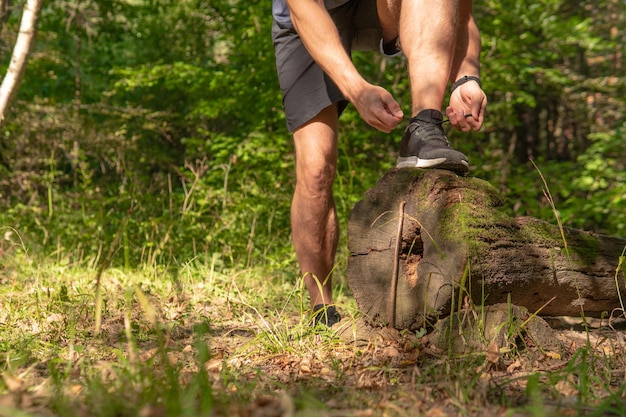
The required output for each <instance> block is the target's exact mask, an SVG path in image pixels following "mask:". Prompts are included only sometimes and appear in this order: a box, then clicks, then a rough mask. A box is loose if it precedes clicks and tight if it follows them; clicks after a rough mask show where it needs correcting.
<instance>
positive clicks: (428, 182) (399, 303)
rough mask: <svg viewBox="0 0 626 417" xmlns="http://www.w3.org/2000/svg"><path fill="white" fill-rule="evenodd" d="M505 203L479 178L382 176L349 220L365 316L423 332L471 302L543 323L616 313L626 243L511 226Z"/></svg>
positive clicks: (533, 222) (545, 227)
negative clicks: (523, 312) (512, 309)
mask: <svg viewBox="0 0 626 417" xmlns="http://www.w3.org/2000/svg"><path fill="white" fill-rule="evenodd" d="M501 205H502V198H501V196H500V195H499V193H498V192H497V191H496V190H495V188H494V187H492V186H491V185H490V184H489V183H487V182H485V181H482V180H480V179H477V178H464V177H459V176H457V175H456V174H454V173H452V172H449V171H443V170H417V169H416V170H407V169H403V170H392V171H389V172H388V173H387V174H385V175H384V176H383V178H381V179H380V180H379V181H378V183H377V184H376V185H375V186H374V187H373V188H371V189H370V190H368V191H367V192H366V193H365V195H364V197H363V199H362V200H361V201H360V202H358V203H357V204H356V205H355V207H354V209H353V210H352V212H351V215H350V219H349V221H348V247H349V250H350V253H351V256H350V259H349V261H348V268H347V275H348V283H349V286H350V288H351V290H352V292H353V294H354V297H355V299H356V301H357V304H358V306H359V309H360V310H361V312H362V313H364V314H365V315H366V316H367V317H368V318H369V320H371V321H372V322H377V323H384V324H388V323H389V322H391V323H392V324H393V326H394V327H396V328H419V327H423V326H425V325H426V326H428V325H429V324H432V323H433V322H434V320H435V319H437V318H438V317H439V316H441V315H446V314H449V313H450V311H452V310H453V309H457V308H459V307H463V306H465V307H466V306H467V305H468V304H471V303H474V304H475V305H483V304H484V305H492V304H498V303H512V304H515V305H518V306H523V307H525V308H527V309H528V310H529V311H530V312H531V313H535V312H536V313H538V314H539V315H543V316H579V315H581V314H582V313H584V315H586V316H600V315H602V314H603V313H605V312H606V313H611V311H613V310H614V309H616V308H619V307H620V294H619V290H621V291H622V292H624V272H623V269H620V268H618V263H619V261H620V259H623V258H620V257H622V256H623V251H624V248H625V247H626V239H623V238H618V237H611V236H605V235H600V234H596V233H593V232H586V231H580V230H574V229H568V228H564V229H563V233H561V230H560V228H559V227H558V225H557V224H556V221H555V224H551V223H548V222H545V221H541V220H538V219H534V218H529V217H524V218H512V217H509V216H507V215H506V214H505V213H504V212H502V211H500V210H499V206H501ZM401 213H402V217H403V221H402V222H400V216H401ZM399 225H401V227H402V229H401V232H400V235H401V237H400V240H398V238H397V236H398V227H399ZM563 236H564V238H563ZM398 243H399V245H398ZM396 246H397V248H396ZM396 255H397V256H396ZM396 262H397V264H396ZM394 268H395V269H396V270H397V282H396V283H395V287H394V286H393V285H392V282H393V275H394ZM618 285H619V287H618Z"/></svg>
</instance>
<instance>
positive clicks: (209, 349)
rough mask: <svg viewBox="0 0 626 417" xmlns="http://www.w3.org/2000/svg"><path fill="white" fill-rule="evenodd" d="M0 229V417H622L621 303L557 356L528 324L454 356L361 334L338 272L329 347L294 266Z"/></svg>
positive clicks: (625, 345) (396, 335)
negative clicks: (43, 243)
mask: <svg viewBox="0 0 626 417" xmlns="http://www.w3.org/2000/svg"><path fill="white" fill-rule="evenodd" d="M542 181H543V183H544V186H545V189H546V198H547V199H548V200H550V204H551V205H552V206H553V210H554V212H555V215H557V222H559V227H560V230H561V234H562V236H563V239H564V240H565V236H564V234H563V232H562V227H561V223H560V220H559V219H558V213H557V212H556V208H554V205H553V203H552V200H551V196H550V194H549V190H548V185H547V183H546V181H545V179H544V178H543V177H542ZM119 230H122V227H120V229H119ZM0 231H1V232H2V234H3V240H0V375H1V378H0V417H9V416H11V417H13V416H15V417H22V416H24V417H35V416H58V417H84V416H90V417H105V416H106V417H108V416H111V417H113V416H115V417H120V416H141V417H161V416H251V415H265V416H285V417H289V416H300V417H302V416H309V415H310V416H329V417H333V416H354V417H357V416H359V417H365V416H422V415H423V416H452V415H460V416H479V415H480V416H482V415H490V416H515V417H518V416H557V415H563V414H564V415H575V416H582V415H585V416H587V415H591V416H604V415H608V416H611V415H625V414H626V341H625V340H624V336H625V334H624V331H623V330H622V329H621V328H620V327H619V326H618V321H617V320H616V319H615V317H616V316H617V315H618V313H620V311H621V314H622V315H623V303H622V305H621V310H620V311H616V312H613V315H612V316H611V317H609V318H608V319H606V320H604V321H603V322H602V323H601V324H602V326H596V328H591V327H589V326H590V322H589V320H587V323H586V324H587V327H585V328H584V329H582V330H580V331H577V330H575V329H573V328H572V329H569V328H565V329H562V330H560V331H559V332H557V333H556V334H557V337H558V338H559V340H560V341H561V343H562V346H563V348H562V349H561V350H560V351H558V352H556V351H545V350H543V349H541V347H540V346H537V345H536V344H535V343H533V340H532V338H528V339H526V338H525V337H524V335H525V327H526V325H527V324H528V321H529V320H531V318H533V317H534V316H535V314H537V313H538V312H531V315H530V318H528V319H527V320H526V321H523V320H522V321H520V320H515V318H514V317H509V321H508V322H506V323H501V324H500V326H502V328H501V329H500V328H499V329H498V332H499V330H503V332H504V334H505V339H506V344H505V346H504V347H502V348H498V347H497V346H496V347H494V346H492V345H490V344H489V341H488V340H486V339H485V340H481V341H482V342H483V343H484V347H482V348H480V347H479V348H475V349H474V350H473V351H470V352H459V351H455V350H454V349H451V348H450V346H452V345H453V342H454V340H453V339H452V338H453V337H457V336H456V335H455V333H454V332H449V334H448V335H447V336H446V337H448V338H449V339H448V340H447V342H446V343H444V345H443V347H441V346H438V345H437V344H436V343H435V342H434V336H433V334H432V333H427V332H426V331H425V330H424V329H421V330H419V331H418V332H412V331H408V330H404V331H401V332H398V331H395V330H389V329H384V328H383V329H370V331H369V332H368V333H367V334H365V335H363V334H362V333H361V332H362V328H361V327H360V323H361V318H360V314H359V312H358V308H357V306H356V303H355V301H354V299H353V298H352V297H351V295H350V293H349V290H348V289H347V288H346V287H345V286H344V285H345V284H344V283H345V281H346V280H345V277H343V276H342V270H343V269H344V268H341V267H338V268H337V269H336V273H335V283H336V288H335V290H334V293H335V294H336V303H337V304H338V307H339V310H340V311H341V313H342V315H343V316H344V318H345V319H344V321H342V323H341V325H342V326H343V327H345V328H346V331H345V332H343V333H342V335H338V334H336V333H335V331H334V330H328V329H320V328H317V329H313V328H312V327H311V326H310V320H311V317H310V313H309V310H308V297H307V295H306V291H305V289H304V286H303V283H302V278H301V277H298V276H296V275H295V274H294V273H290V272H288V271H295V270H296V267H295V265H294V262H293V260H282V261H281V263H280V265H278V264H274V263H272V260H271V259H268V260H267V261H266V262H265V263H256V264H254V265H253V266H251V263H250V262H245V263H244V265H243V266H241V267H239V268H232V267H230V268H229V267H226V266H225V265H232V264H233V263H231V262H222V259H221V258H220V256H221V255H220V254H213V255H212V256H211V257H209V258H208V259H202V258H200V257H198V258H194V259H191V260H189V261H187V262H182V263H181V262H180V261H176V262H174V261H173V262H172V263H171V264H159V263H157V262H156V261H154V260H153V261H151V262H148V264H147V265H148V266H143V267H141V268H134V269H132V268H128V267H125V268H118V267H115V266H112V265H111V264H109V260H110V258H111V255H110V254H109V255H107V256H105V260H104V262H103V260H100V261H99V262H96V261H95V260H80V261H70V259H81V257H80V256H73V254H69V253H68V254H64V253H62V252H59V251H57V252H56V253H55V254H54V255H53V256H50V257H43V256H40V255H31V254H30V251H29V247H28V246H27V244H26V243H24V242H23V241H22V240H21V237H20V235H19V233H18V231H16V230H13V229H10V228H3V229H0ZM250 233H251V235H250V240H252V238H253V232H250ZM118 234H119V231H118ZM119 239H123V237H120V238H119ZM119 239H118V238H116V239H114V242H113V244H111V245H110V248H109V252H111V253H113V252H112V251H113V250H117V249H116V248H117V247H118V246H119V244H118V243H119V242H118V240H119ZM344 246H345V245H344ZM342 250H344V251H345V250H346V249H345V248H344V249H342ZM224 256H227V255H224ZM338 258H339V259H345V258H347V254H346V253H342V254H340V256H339V257H338ZM154 259H156V258H154ZM623 260H624V256H623V254H622V257H620V260H619V265H618V267H617V269H616V271H615V282H616V286H617V287H618V288H620V287H621V285H623V283H622V282H620V278H621V277H622V276H623V271H624V269H623V268H624V262H623ZM124 263H125V264H126V265H127V266H128V262H127V261H125V262H124ZM102 265H104V266H102ZM469 274H471V268H470V267H469V264H468V269H467V270H466V275H467V276H465V277H464V281H463V282H461V283H460V287H463V286H464V285H465V284H464V283H466V282H470V281H471V280H470V279H469ZM461 290H464V291H467V290H468V289H466V288H461ZM483 291H484V289H483ZM460 292H461V294H460V295H459V296H458V298H457V299H456V300H455V302H454V304H455V305H456V310H457V313H458V317H459V319H458V321H459V322H461V321H462V320H465V318H464V317H465V315H467V314H469V315H471V316H472V317H474V321H475V323H476V329H478V331H479V332H485V331H486V323H485V314H484V311H485V310H484V307H485V306H483V305H470V306H466V305H465V304H464V300H465V297H463V291H460ZM620 300H621V298H620ZM581 314H582V312H581ZM509 315H510V316H511V314H509ZM453 316H454V315H453ZM583 318H584V317H583ZM451 328H452V327H451ZM479 339H480V337H479ZM483 339H484V338H483Z"/></svg>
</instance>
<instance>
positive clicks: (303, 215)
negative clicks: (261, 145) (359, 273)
mask: <svg viewBox="0 0 626 417" xmlns="http://www.w3.org/2000/svg"><path fill="white" fill-rule="evenodd" d="M293 137H294V142H295V151H296V189H295V193H294V196H293V201H292V205H291V227H292V234H293V240H294V246H295V250H296V256H297V258H298V263H299V264H300V269H301V271H302V273H303V274H304V282H305V285H306V287H307V290H308V292H309V296H310V299H311V306H316V305H320V304H332V302H333V300H332V292H331V291H332V283H331V273H332V269H333V267H334V262H335V253H336V251H337V241H338V236H339V232H338V229H339V226H338V222H337V213H336V211H335V201H334V198H333V181H334V179H335V173H336V168H337V105H336V104H335V105H331V106H329V107H327V108H325V109H324V110H322V111H321V112H320V113H319V114H318V115H317V116H316V117H315V118H314V119H313V120H311V121H310V122H308V123H306V124H305V125H303V126H302V127H300V128H299V129H297V130H296V131H294V133H293Z"/></svg>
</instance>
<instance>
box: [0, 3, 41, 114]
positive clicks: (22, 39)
mask: <svg viewBox="0 0 626 417" xmlns="http://www.w3.org/2000/svg"><path fill="white" fill-rule="evenodd" d="M1 1H2V4H0V6H2V7H5V5H6V3H5V2H6V1H7V0H1ZM42 5H43V0H28V1H27V2H26V4H25V5H24V12H23V13H22V21H21V23H20V32H19V35H18V36H17V41H16V42H15V47H14V48H13V54H12V56H11V63H10V64H9V68H8V70H7V73H6V75H5V77H4V79H3V80H2V85H0V125H1V124H2V123H3V122H4V114H5V112H6V110H7V108H8V107H9V103H10V101H11V99H12V98H13V96H14V95H15V93H16V92H17V90H18V88H19V86H20V82H21V80H22V77H23V76H24V72H25V71H26V62H27V61H28V56H29V55H30V51H31V50H32V47H33V44H34V41H35V32H36V29H37V20H38V18H39V12H40V11H41V6H42ZM0 10H1V9H0Z"/></svg>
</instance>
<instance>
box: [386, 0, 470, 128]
mask: <svg viewBox="0 0 626 417" xmlns="http://www.w3.org/2000/svg"><path fill="white" fill-rule="evenodd" d="M377 1H378V3H377V6H378V15H379V20H380V24H381V26H382V28H383V39H384V41H385V42H388V41H389V40H391V39H393V37H394V36H397V34H398V33H399V35H400V45H401V47H402V51H403V52H404V55H405V56H406V58H407V61H408V63H409V80H410V83H411V99H412V103H413V105H412V108H411V116H415V115H417V114H418V113H419V112H420V111H422V110H425V109H435V110H441V108H442V107H443V98H444V94H445V90H446V85H447V83H448V79H449V77H450V71H451V70H452V62H453V57H454V45H455V42H456V41H455V39H456V25H457V20H458V6H459V4H458V0H410V1H409V0H405V1H401V0H377ZM400 4H401V6H400ZM398 16H399V17H398ZM398 19H399V27H398Z"/></svg>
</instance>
